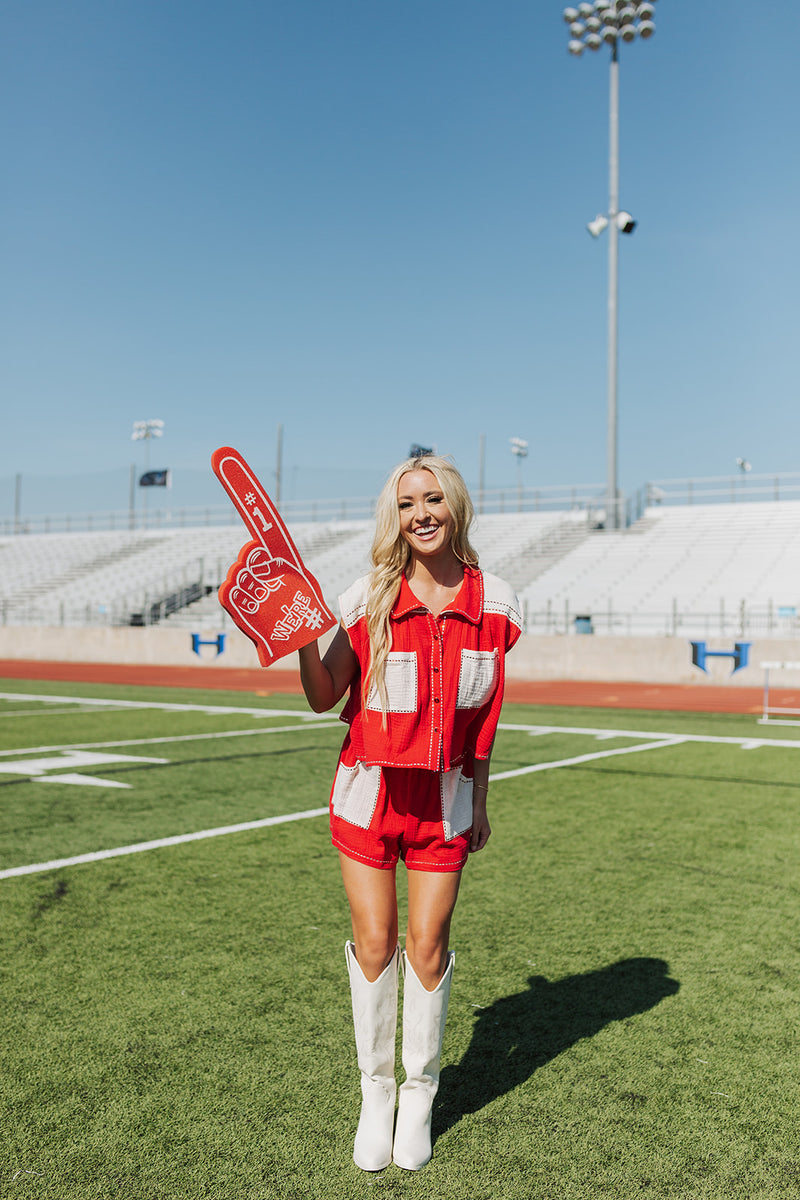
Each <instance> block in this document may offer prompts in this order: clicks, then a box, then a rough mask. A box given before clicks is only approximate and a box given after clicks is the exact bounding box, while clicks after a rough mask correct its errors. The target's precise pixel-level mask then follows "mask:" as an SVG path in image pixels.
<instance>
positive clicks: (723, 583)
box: [0, 500, 800, 636]
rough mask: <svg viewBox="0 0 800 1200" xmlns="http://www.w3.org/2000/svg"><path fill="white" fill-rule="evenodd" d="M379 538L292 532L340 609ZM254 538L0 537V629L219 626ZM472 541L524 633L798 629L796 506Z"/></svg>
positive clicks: (532, 515) (709, 509) (517, 527)
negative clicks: (519, 616) (236, 567)
mask: <svg viewBox="0 0 800 1200" xmlns="http://www.w3.org/2000/svg"><path fill="white" fill-rule="evenodd" d="M373 528H374V525H373V522H372V520H352V521H324V522H305V523H298V524H295V525H292V526H290V530H291V533H292V536H293V538H294V540H295V542H296V544H297V547H298V549H299V551H300V553H301V555H302V556H303V558H304V559H305V561H306V562H307V564H308V566H309V568H310V569H311V571H313V573H314V574H315V575H316V576H317V578H318V579H319V582H320V584H321V586H322V589H323V592H324V594H325V596H326V598H327V599H328V602H329V603H330V604H331V606H332V607H333V608H335V606H336V598H337V596H338V595H339V594H340V593H341V592H342V591H343V590H344V588H345V587H347V585H348V584H349V583H350V582H352V580H353V579H355V578H356V577H357V576H358V575H361V574H363V573H364V572H365V571H367V570H368V568H369V550H370V544H371V540H372V532H373ZM246 540H247V538H246V532H245V530H244V529H243V527H242V526H241V525H240V524H238V523H237V524H232V525H229V526H211V527H206V526H203V527H197V528H189V529H164V528H162V529H159V530H153V531H124V532H122V531H118V532H102V533H99V532H95V533H70V534H40V535H17V536H7V537H0V620H2V621H3V622H4V623H5V624H9V625H13V624H28V625H30V624H38V625H90V624H131V623H151V622H154V621H169V622H170V624H177V625H184V626H186V627H192V628H199V629H211V628H213V627H217V628H220V627H223V628H224V626H225V624H226V620H227V618H226V617H225V615H224V614H223V613H222V610H221V609H220V607H219V604H218V601H217V597H216V591H217V588H218V586H219V584H220V583H221V582H222V580H223V579H224V577H225V574H226V572H227V570H228V567H229V566H230V564H231V563H232V562H233V561H234V559H235V558H236V556H237V554H238V552H239V549H240V547H241V546H242V545H243V544H244V542H245V541H246ZM473 542H474V544H475V547H476V549H477V550H478V552H479V554H480V558H481V565H482V566H483V567H484V568H485V569H486V570H489V571H492V572H494V573H495V574H498V575H500V576H502V577H503V578H505V579H507V580H508V581H509V582H510V583H512V584H513V586H514V587H515V588H516V590H517V592H518V594H519V596H520V599H521V601H522V604H523V609H524V615H525V618H526V625H527V629H528V630H529V631H530V632H535V633H555V632H560V633H566V632H572V631H573V629H574V620H575V617H576V616H577V615H580V616H582V617H583V618H584V623H585V618H586V617H589V618H591V621H592V624H593V628H594V631H595V632H597V633H617V634H620V633H622V634H634V633H635V634H648V635H650V634H659V635H663V634H677V633H680V634H684V635H686V634H689V635H694V634H697V635H698V636H702V635H706V634H713V633H715V632H720V633H730V632H746V631H747V630H746V629H745V627H744V625H745V624H746V623H747V622H750V627H751V629H755V625H754V624H753V623H754V622H757V623H758V632H759V633H761V634H770V633H774V634H776V635H778V634H783V635H786V634H788V635H790V636H791V635H793V634H794V633H795V632H796V631H798V628H799V627H798V622H797V617H796V615H795V609H800V595H799V594H798V593H800V578H798V569H797V566H796V564H797V562H798V551H800V501H792V500H788V501H767V500H765V501H761V502H758V503H731V504H721V503H717V504H705V505H678V504H676V505H663V506H658V505H656V506H651V507H649V508H647V509H646V510H645V512H644V514H643V516H642V517H641V519H640V520H639V521H637V522H635V523H634V524H633V525H631V526H630V527H629V528H628V529H625V530H619V531H612V530H603V529H596V528H593V521H592V519H591V518H590V517H589V516H588V514H587V512H585V511H580V510H577V509H576V510H575V511H551V512H522V513H490V514H485V515H481V516H479V517H478V518H477V519H476V523H475V525H474V527H473ZM193 597H200V598H199V599H196V600H195V601H194V602H193V603H188V604H187V603H186V602H187V601H188V600H190V599H192V598H193Z"/></svg>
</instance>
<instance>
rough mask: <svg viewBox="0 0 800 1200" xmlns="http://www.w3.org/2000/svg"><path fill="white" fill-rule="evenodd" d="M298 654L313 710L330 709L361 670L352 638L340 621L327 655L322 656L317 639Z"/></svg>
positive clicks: (305, 687) (305, 690)
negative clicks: (359, 669)
mask: <svg viewBox="0 0 800 1200" xmlns="http://www.w3.org/2000/svg"><path fill="white" fill-rule="evenodd" d="M298 654H299V658H300V679H301V681H302V684H303V691H304V692H305V694H306V699H307V700H308V703H309V704H310V705H311V708H312V709H313V710H314V712H318V713H321V712H327V711H328V709H330V708H333V706H334V704H336V703H338V701H339V700H341V698H342V696H343V695H344V694H345V692H346V691H347V689H348V687H349V686H350V682H351V680H352V679H353V677H354V676H355V674H356V672H357V671H358V659H357V658H356V656H355V654H354V652H353V647H352V646H351V645H350V639H349V638H348V636H347V633H346V632H345V630H344V628H343V626H341V625H340V626H339V628H338V629H337V630H336V634H335V636H334V639H333V641H332V642H331V644H330V646H329V647H328V649H327V651H326V653H325V657H324V658H322V659H321V658H320V656H319V643H318V642H310V643H309V644H308V645H307V646H302V647H301V648H300V650H299V651H298Z"/></svg>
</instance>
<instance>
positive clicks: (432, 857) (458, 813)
mask: <svg viewBox="0 0 800 1200" xmlns="http://www.w3.org/2000/svg"><path fill="white" fill-rule="evenodd" d="M468 772H469V773H468ZM471 830H472V764H471V763H469V764H464V765H463V766H460V767H454V768H453V769H452V770H450V771H425V770H422V769H421V768H416V767H379V766H368V765H367V764H366V763H363V762H359V761H358V760H357V759H356V758H355V756H354V754H353V752H352V750H351V748H350V747H349V746H347V747H345V749H343V751H342V754H341V756H340V758H339V765H338V767H337V768H336V777H335V779H334V781H333V788H332V790H331V839H332V841H333V844H334V846H337V847H338V848H339V849H340V850H341V851H342V853H343V854H346V855H347V857H348V858H354V859H357V860H358V861H359V862H363V863H367V865H368V866H370V867H378V868H380V869H383V870H390V869H391V868H393V867H395V866H396V865H397V862H398V859H401V858H402V859H403V861H404V862H405V864H406V866H407V867H408V869H409V870H412V871H460V870H461V868H462V867H463V866H464V864H465V862H466V861H467V857H468V855H469V842H470V833H471Z"/></svg>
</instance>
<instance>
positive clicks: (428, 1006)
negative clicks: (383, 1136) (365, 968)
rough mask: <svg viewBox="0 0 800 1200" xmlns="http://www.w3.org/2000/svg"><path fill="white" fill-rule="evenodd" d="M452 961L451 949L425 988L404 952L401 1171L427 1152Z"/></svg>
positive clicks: (397, 1139)
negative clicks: (430, 987)
mask: <svg viewBox="0 0 800 1200" xmlns="http://www.w3.org/2000/svg"><path fill="white" fill-rule="evenodd" d="M454 960H455V955H454V954H453V953H452V951H451V952H450V953H449V954H448V956H447V969H446V971H445V973H444V975H443V976H442V978H441V979H440V980H439V982H438V983H437V985H436V987H435V988H434V989H433V991H432V992H429V991H427V990H426V989H425V988H424V987H423V986H422V984H421V983H420V981H419V979H418V978H417V976H416V975H415V973H414V968H413V967H412V966H411V963H410V962H409V961H408V958H407V957H406V954H405V952H404V953H403V974H404V976H405V987H404V993H403V1066H404V1067H405V1072H406V1081H405V1083H404V1084H402V1085H401V1087H400V1100H399V1105H398V1110H397V1127H396V1129H395V1134H394V1155H393V1157H394V1161H395V1163H396V1164H397V1166H398V1167H402V1168H403V1169H404V1170H406V1171H418V1170H419V1169H420V1167H424V1166H425V1163H426V1162H428V1160H429V1159H430V1157H431V1110H432V1108H433V1099H434V1096H435V1095H436V1092H437V1089H438V1087H439V1065H440V1060H441V1055H442V1040H443V1038H444V1027H445V1022H446V1021H447V1001H448V999H449V996H450V981H451V980H452V978H453V962H454Z"/></svg>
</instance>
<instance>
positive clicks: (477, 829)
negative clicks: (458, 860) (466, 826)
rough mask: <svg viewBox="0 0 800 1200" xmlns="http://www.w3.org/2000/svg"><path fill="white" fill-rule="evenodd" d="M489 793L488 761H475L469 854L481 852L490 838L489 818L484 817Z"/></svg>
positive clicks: (484, 759)
mask: <svg viewBox="0 0 800 1200" xmlns="http://www.w3.org/2000/svg"><path fill="white" fill-rule="evenodd" d="M488 791H489V759H488V758H476V759H475V776H474V779H473V783H472V837H471V838H470V843H469V848H470V852H471V853H474V852H475V851H476V850H482V849H483V847H484V846H485V845H486V843H487V842H488V840H489V837H490V836H491V832H492V829H491V826H490V824H489V818H488V817H487V816H486V799H487V793H488Z"/></svg>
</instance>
